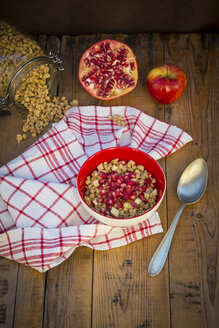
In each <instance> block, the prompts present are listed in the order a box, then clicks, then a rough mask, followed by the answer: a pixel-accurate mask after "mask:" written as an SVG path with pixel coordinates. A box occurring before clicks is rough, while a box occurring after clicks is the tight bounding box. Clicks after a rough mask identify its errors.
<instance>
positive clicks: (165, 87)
mask: <svg viewBox="0 0 219 328" xmlns="http://www.w3.org/2000/svg"><path fill="white" fill-rule="evenodd" d="M146 85H147V88H148V91H149V93H150V95H151V96H152V97H153V98H154V99H156V100H157V101H158V102H160V103H161V104H171V103H173V102H174V101H176V100H177V99H178V98H179V97H180V95H181V94H182V92H183V90H184V89H185V86H186V75H185V73H184V72H183V70H182V69H181V68H180V67H178V66H176V65H162V66H159V67H155V68H153V69H152V70H151V71H150V72H149V74H148V76H147V79H146Z"/></svg>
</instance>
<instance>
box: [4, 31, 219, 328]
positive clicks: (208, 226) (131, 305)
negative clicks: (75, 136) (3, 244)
mask: <svg viewBox="0 0 219 328" xmlns="http://www.w3.org/2000/svg"><path fill="white" fill-rule="evenodd" d="M105 38H113V39H117V40H120V41H123V42H125V43H127V44H128V45H130V46H131V48H132V49H133V51H134V53H135V54H136V56H137V60H138V64H139V82H138V86H137V87H136V89H135V90H134V91H133V92H131V93H130V94H128V95H126V96H125V97H121V98H119V99H116V100H114V101H110V102H107V103H106V102H101V101H97V100H95V99H94V98H92V97H91V96H90V95H89V94H88V93H87V92H86V91H85V90H84V89H83V88H82V87H81V85H80V83H79V81H78V78H77V73H78V63H79V60H80V57H81V55H82V53H83V52H84V51H85V50H86V49H87V48H88V47H90V46H91V45H92V44H93V43H95V42H96V41H98V40H101V39H105ZM38 41H39V43H40V45H41V46H42V47H43V48H44V49H46V50H48V49H52V50H53V51H55V52H60V55H61V57H62V59H63V61H64V66H65V70H64V72H62V75H61V80H60V84H59V88H58V94H59V95H62V96H64V95H65V96H67V97H68V98H69V100H71V99H72V98H77V99H78V100H79V104H80V105H94V104H99V105H103V106H104V105H109V104H110V105H129V106H135V107H138V108H140V109H141V110H142V111H144V112H145V113H147V114H149V115H152V116H154V117H157V118H158V119H160V120H164V121H166V122H168V123H171V124H173V125H177V126H178V127H180V128H182V129H184V130H185V131H186V132H188V133H189V134H191V135H192V137H193V138H194V141H193V142H192V143H190V144H188V145H186V146H185V147H183V148H182V149H181V150H179V151H178V152H176V153H174V154H172V155H170V156H168V157H167V158H165V159H162V160H161V161H159V162H160V164H161V165H162V167H163V169H164V171H165V173H166V178H167V192H166V197H165V199H164V201H163V202H162V206H161V207H160V209H159V213H160V216H161V218H162V223H163V227H164V232H166V230H167V227H168V226H169V225H170V223H171V221H172V219H173V218H174V215H175V213H176V211H177V209H178V207H179V205H180V201H179V200H178V198H177V195H176V186H177V182H178V179H179V177H180V175H181V173H182V171H183V170H184V168H185V167H186V166H187V165H188V164H189V163H190V162H191V161H193V160H194V159H196V158H198V157H203V158H204V159H205V160H206V161H207V164H208V168H209V182H208V187H207V190H206V193H205V195H204V196H203V198H202V199H201V201H199V202H198V203H197V204H194V205H191V206H187V207H186V208H185V210H184V212H183V214H182V217H181V220H180V222H179V225H178V227H177V231H176V233H175V236H174V240H173V243H172V247H171V250H170V253H169V258H168V261H167V263H166V265H165V267H164V270H163V271H162V272H161V274H160V275H159V276H158V277H156V278H150V277H149V276H148V274H147V269H148V264H149V261H150V259H151V256H152V254H153V253H154V251H155V249H156V247H157V246H158V244H159V242H160V241H161V239H162V238H163V236H164V234H159V235H155V236H152V237H150V238H145V239H143V240H140V241H138V242H135V243H132V244H130V245H128V246H125V247H121V248H117V249H112V250H110V251H92V250H91V249H88V248H85V247H81V248H78V249H77V250H76V251H75V252H74V253H73V254H72V256H71V257H70V258H69V259H68V260H66V261H65V262H64V263H62V264H61V265H60V266H58V267H55V268H53V269H51V270H50V271H49V272H47V273H44V274H40V273H38V272H37V271H34V270H33V269H31V268H28V267H25V266H22V265H18V264H17V263H14V262H12V261H9V260H7V259H4V258H1V259H0V328H1V327H4V328H5V327H7V328H9V327H15V328H18V327H19V328H26V327H27V328H35V327H44V328H47V327H48V328H50V327H51V328H53V327H60V328H67V327H69V328H72V327H83V328H84V327H85V328H86V327H92V328H97V327H98V328H102V327H115V328H119V327H126V328H143V327H144V328H146V327H147V328H151V327H159V328H166V327H172V328H184V327H187V328H190V327H191V328H192V327H193V328H203V327H208V328H214V327H216V326H217V327H218V322H219V274H218V272H219V252H218V249H219V248H218V236H219V224H218V201H219V199H218V197H217V195H218V194H217V193H218V188H219V184H218V183H219V180H218V175H217V174H218V170H217V164H218V160H219V158H218V149H217V146H218V123H219V120H218V110H219V101H218V100H219V98H218V92H219V83H218V82H219V38H218V35H214V34H203V35H198V34H190V35H184V34H181V35H179V34H178V35H159V34H139V35H119V34H116V35H84V36H76V37H71V36H63V37H62V38H61V39H59V38H57V37H54V36H51V37H46V36H39V38H38ZM164 62H165V63H174V64H177V65H179V66H181V67H182V68H183V69H184V70H185V72H186V75H187V78H188V85H187V88H186V90H185V91H184V93H183V95H182V96H181V98H180V99H179V100H178V101H177V102H176V103H174V104H172V105H168V106H163V105H160V104H158V103H157V102H155V101H154V100H153V99H152V98H151V97H150V96H149V94H148V92H147V90H146V87H145V78H146V75H147V73H148V72H149V70H150V69H151V68H153V67H154V66H157V65H160V64H162V63H164ZM21 125H22V117H21V114H20V112H19V111H18V110H16V108H13V109H12V115H10V116H7V117H0V150H1V151H0V164H1V165H3V164H5V163H6V162H8V161H9V160H11V159H13V158H14V157H15V156H17V155H19V154H20V153H22V152H23V151H24V150H25V149H26V148H27V147H28V146H29V145H31V144H32V143H33V142H34V139H33V138H29V139H28V140H26V141H24V142H22V143H20V144H17V142H16V140H15V136H16V133H19V131H20V128H21Z"/></svg>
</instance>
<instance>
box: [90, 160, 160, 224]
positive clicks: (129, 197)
mask: <svg viewBox="0 0 219 328" xmlns="http://www.w3.org/2000/svg"><path fill="white" fill-rule="evenodd" d="M85 184H86V190H85V194H84V200H85V202H86V203H87V204H88V205H89V206H90V207H92V208H93V209H94V210H95V211H97V212H99V213H101V214H104V215H106V216H109V217H117V218H129V217H135V216H138V215H141V214H143V213H144V212H147V211H148V210H149V209H151V208H152V207H153V206H154V205H155V204H156V202H157V194H158V192H157V182H156V179H155V178H154V177H153V176H152V174H151V173H150V172H148V171H147V170H145V168H144V166H143V165H136V163H135V162H134V161H133V160H130V161H128V162H126V161H121V160H119V159H118V158H116V159H113V160H112V161H111V162H109V163H107V162H103V163H101V164H99V165H98V167H97V169H96V170H94V171H93V172H92V173H91V175H90V176H88V177H87V178H86V181H85Z"/></svg>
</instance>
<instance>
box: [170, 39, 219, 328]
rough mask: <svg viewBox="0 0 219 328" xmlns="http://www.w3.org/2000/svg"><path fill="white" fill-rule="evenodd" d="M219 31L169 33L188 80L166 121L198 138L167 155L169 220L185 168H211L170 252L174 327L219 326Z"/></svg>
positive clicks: (174, 54) (173, 56)
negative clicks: (201, 164)
mask: <svg viewBox="0 0 219 328" xmlns="http://www.w3.org/2000/svg"><path fill="white" fill-rule="evenodd" d="M218 44H219V43H218V36H214V35H195V34H194V35H192V34H191V35H167V36H166V37H165V61H166V62H171V63H174V64H176V65H179V66H180V67H182V68H183V69H184V70H185V73H186V75H187V78H188V85H187V88H186V90H185V92H184V94H183V95H182V96H181V98H180V99H179V100H178V101H177V102H176V103H175V104H173V105H171V106H166V108H165V113H166V116H165V118H166V120H167V121H169V122H170V123H172V124H176V125H178V126H179V127H181V128H183V129H184V130H185V131H187V132H188V133H190V134H191V135H192V137H193V138H194V141H193V142H192V143H191V144H189V145H188V146H186V147H184V148H183V149H182V150H180V151H179V152H177V153H176V154H174V155H171V156H170V157H169V158H168V160H167V182H168V183H167V190H168V223H169V224H170V223H171V221H172V219H173V217H174V215H175V213H176V211H177V209H178V207H179V205H180V201H179V200H178V199H177V195H176V186H177V182H178V179H179V177H180V175H181V173H182V171H183V170H184V169H185V167H186V166H187V165H188V164H189V163H190V162H191V161H193V160H194V159H196V158H198V157H203V158H204V159H205V160H206V161H207V164H208V168H209V182H208V187H207V191H206V193H205V195H204V196H203V198H202V199H201V200H200V201H199V202H198V203H197V204H194V205H191V206H188V207H187V208H186V209H185V210H184V212H183V214H182V217H181V220H180V222H179V225H178V227H177V231H176V233H175V236H174V240H173V243H172V246H171V250H170V255H169V266H170V292H171V319H172V327H173V328H174V327H177V328H181V327H185V325H186V327H188V328H193V327H194V328H196V327H200V328H201V327H211V328H214V327H217V326H218V321H219V311H218V308H219V290H218V274H217V272H218V263H219V258H218V256H219V255H218V254H219V252H218V206H217V205H216V204H217V189H218V188H217V186H218V174H217V173H218V172H217V169H216V165H217V163H218V151H217V149H216V140H217V141H218V105H219V104H218V97H217V91H218V76H219V75H218V74H219V73H218V72H219V65H218V54H219V47H218Z"/></svg>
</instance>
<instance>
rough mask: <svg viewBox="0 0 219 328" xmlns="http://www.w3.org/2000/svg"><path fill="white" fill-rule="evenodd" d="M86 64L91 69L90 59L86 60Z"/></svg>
mask: <svg viewBox="0 0 219 328" xmlns="http://www.w3.org/2000/svg"><path fill="white" fill-rule="evenodd" d="M84 63H85V65H86V66H87V67H90V61H89V59H88V58H85V60H84Z"/></svg>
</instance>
